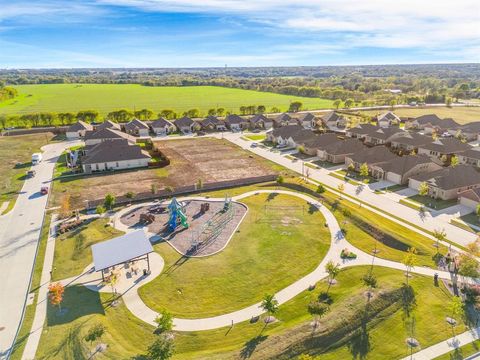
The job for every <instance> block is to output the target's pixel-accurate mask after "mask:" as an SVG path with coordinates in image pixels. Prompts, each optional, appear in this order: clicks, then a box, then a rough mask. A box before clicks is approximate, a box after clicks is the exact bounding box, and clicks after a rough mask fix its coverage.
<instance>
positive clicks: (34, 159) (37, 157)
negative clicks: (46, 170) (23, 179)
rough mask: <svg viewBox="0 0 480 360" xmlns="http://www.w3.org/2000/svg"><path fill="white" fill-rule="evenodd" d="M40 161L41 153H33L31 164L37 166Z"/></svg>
mask: <svg viewBox="0 0 480 360" xmlns="http://www.w3.org/2000/svg"><path fill="white" fill-rule="evenodd" d="M41 161H42V154H41V153H34V154H32V164H33V165H37V164H38V163H40V162H41Z"/></svg>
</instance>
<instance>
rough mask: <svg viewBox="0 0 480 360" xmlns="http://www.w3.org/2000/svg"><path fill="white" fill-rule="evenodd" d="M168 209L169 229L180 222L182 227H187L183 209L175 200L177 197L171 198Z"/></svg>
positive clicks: (171, 229)
mask: <svg viewBox="0 0 480 360" xmlns="http://www.w3.org/2000/svg"><path fill="white" fill-rule="evenodd" d="M168 211H169V212H170V218H169V219H168V227H169V228H170V231H173V230H175V229H176V228H177V226H178V224H179V223H181V224H182V225H183V227H184V228H188V222H187V216H186V215H185V210H184V209H183V207H182V206H181V205H180V203H179V202H178V201H177V198H173V199H172V202H171V203H170V205H168Z"/></svg>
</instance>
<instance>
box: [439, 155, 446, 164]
mask: <svg viewBox="0 0 480 360" xmlns="http://www.w3.org/2000/svg"><path fill="white" fill-rule="evenodd" d="M440 160H442V162H443V163H444V164H446V163H447V161H448V156H447V155H442V156H441V157H440Z"/></svg>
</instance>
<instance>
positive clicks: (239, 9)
mask: <svg viewBox="0 0 480 360" xmlns="http://www.w3.org/2000/svg"><path fill="white" fill-rule="evenodd" d="M443 62H480V3H479V2H478V1H477V0H457V1H451V0H449V1H446V0H437V1H435V2H433V1H430V0H429V1H426V0H424V1H418V0H363V1H359V0H329V1H326V0H297V1H285V0H257V1H251V0H202V1H199V0H97V1H95V0H89V1H74V0H70V1H66V0H38V1H23V0H19V1H17V0H15V1H11V0H10V1H7V0H0V68H55V67H67V68H68V67H209V66H224V65H225V64H227V65H228V66H231V67H233V66H300V65H341V64H397V63H443Z"/></svg>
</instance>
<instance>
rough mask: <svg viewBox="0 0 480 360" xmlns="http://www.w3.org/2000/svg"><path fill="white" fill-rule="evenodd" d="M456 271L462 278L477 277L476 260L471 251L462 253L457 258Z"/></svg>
mask: <svg viewBox="0 0 480 360" xmlns="http://www.w3.org/2000/svg"><path fill="white" fill-rule="evenodd" d="M458 262H459V266H458V273H459V274H460V275H461V276H463V278H464V280H465V278H466V277H471V278H477V277H479V276H480V273H479V271H478V262H477V260H475V257H474V255H472V253H470V252H468V253H462V254H460V256H459V259H458Z"/></svg>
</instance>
